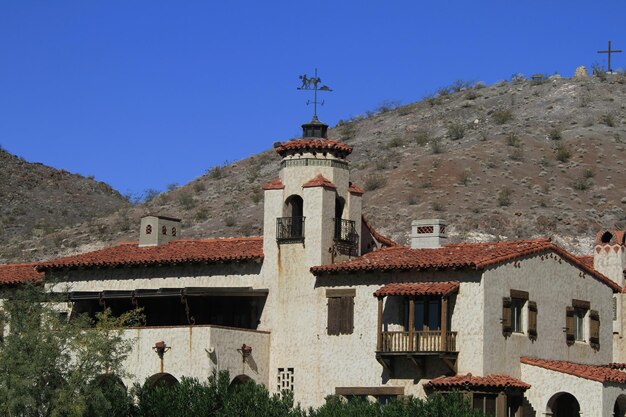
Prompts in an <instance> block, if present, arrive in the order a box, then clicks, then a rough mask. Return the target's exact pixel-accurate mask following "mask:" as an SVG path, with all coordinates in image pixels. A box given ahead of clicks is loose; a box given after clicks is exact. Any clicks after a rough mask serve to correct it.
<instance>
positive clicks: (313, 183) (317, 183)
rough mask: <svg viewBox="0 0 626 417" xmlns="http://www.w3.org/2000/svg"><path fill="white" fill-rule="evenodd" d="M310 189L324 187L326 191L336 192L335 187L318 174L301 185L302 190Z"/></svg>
mask: <svg viewBox="0 0 626 417" xmlns="http://www.w3.org/2000/svg"><path fill="white" fill-rule="evenodd" d="M311 187H324V188H326V189H327V190H336V189H337V186H336V185H335V184H333V183H332V181H330V180H329V179H327V178H326V177H324V176H323V175H322V174H318V175H317V176H316V177H315V178H313V179H312V180H309V181H307V182H305V183H304V184H302V188H311Z"/></svg>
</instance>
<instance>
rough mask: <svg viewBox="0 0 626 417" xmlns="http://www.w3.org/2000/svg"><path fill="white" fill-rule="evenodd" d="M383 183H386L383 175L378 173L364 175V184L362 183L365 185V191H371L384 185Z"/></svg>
mask: <svg viewBox="0 0 626 417" xmlns="http://www.w3.org/2000/svg"><path fill="white" fill-rule="evenodd" d="M385 184H387V180H386V179H385V177H383V176H382V175H379V174H370V175H368V176H367V177H365V184H363V186H364V187H365V191H373V190H377V189H379V188H382V187H384V186H385Z"/></svg>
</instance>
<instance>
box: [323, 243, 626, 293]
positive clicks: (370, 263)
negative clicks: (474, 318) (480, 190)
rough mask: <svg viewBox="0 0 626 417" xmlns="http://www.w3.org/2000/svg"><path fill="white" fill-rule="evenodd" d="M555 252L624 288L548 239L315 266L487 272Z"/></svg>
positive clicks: (403, 250) (407, 251)
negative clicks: (503, 264) (523, 258)
mask: <svg viewBox="0 0 626 417" xmlns="http://www.w3.org/2000/svg"><path fill="white" fill-rule="evenodd" d="M546 252H552V253H556V254H557V255H559V256H560V257H562V258H563V259H565V260H566V261H568V262H569V263H571V264H573V265H574V266H576V267H578V268H580V269H582V270H583V271H585V272H586V273H587V274H589V275H591V276H592V277H594V278H595V279H597V280H598V281H600V282H602V283H603V284H605V285H607V286H609V287H610V288H611V289H612V290H613V291H614V292H621V291H622V289H621V287H620V286H619V285H617V284H616V283H615V282H613V281H611V280H610V279H609V278H607V277H606V276H604V275H603V274H601V273H599V272H597V271H596V270H594V269H593V267H589V266H588V265H586V264H585V263H583V262H581V261H580V259H579V258H577V257H576V256H574V255H572V254H571V253H569V252H567V251H566V250H565V249H563V248H561V247H559V246H557V245H555V244H554V243H552V242H551V241H550V239H549V238H544V239H535V240H515V241H504V242H487V243H459V244H448V245H443V246H442V247H440V248H436V249H411V248H409V247H406V246H396V247H390V248H383V249H379V250H377V251H373V252H370V253H367V254H365V255H363V256H361V257H358V258H355V259H353V260H350V261H346V262H339V263H336V264H331V265H323V266H314V267H312V268H311V272H312V273H313V274H315V275H322V274H333V273H352V272H364V271H394V270H395V271H398V270H400V271H409V270H427V269H475V270H480V269H485V268H488V267H491V266H494V265H498V264H501V263H504V262H509V261H512V260H515V259H519V258H522V257H524V256H528V255H534V254H540V253H546Z"/></svg>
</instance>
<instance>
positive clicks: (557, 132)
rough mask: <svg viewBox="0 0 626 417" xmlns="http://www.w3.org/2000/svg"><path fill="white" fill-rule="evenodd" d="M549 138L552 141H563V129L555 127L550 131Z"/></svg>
mask: <svg viewBox="0 0 626 417" xmlns="http://www.w3.org/2000/svg"><path fill="white" fill-rule="evenodd" d="M548 138H549V139H550V140H561V139H563V134H562V132H561V129H559V128H558V127H553V128H552V129H550V130H549V131H548Z"/></svg>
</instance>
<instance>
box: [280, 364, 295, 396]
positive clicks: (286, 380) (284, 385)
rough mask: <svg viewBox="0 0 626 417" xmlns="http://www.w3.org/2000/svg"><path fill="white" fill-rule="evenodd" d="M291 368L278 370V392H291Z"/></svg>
mask: <svg viewBox="0 0 626 417" xmlns="http://www.w3.org/2000/svg"><path fill="white" fill-rule="evenodd" d="M293 374H294V371H293V368H278V381H277V389H278V392H283V391H293V388H294V386H293V385H294V377H293Z"/></svg>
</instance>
